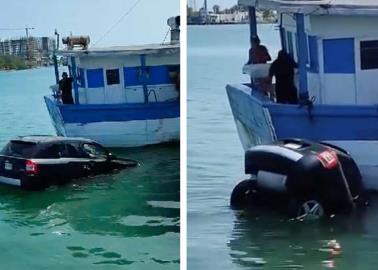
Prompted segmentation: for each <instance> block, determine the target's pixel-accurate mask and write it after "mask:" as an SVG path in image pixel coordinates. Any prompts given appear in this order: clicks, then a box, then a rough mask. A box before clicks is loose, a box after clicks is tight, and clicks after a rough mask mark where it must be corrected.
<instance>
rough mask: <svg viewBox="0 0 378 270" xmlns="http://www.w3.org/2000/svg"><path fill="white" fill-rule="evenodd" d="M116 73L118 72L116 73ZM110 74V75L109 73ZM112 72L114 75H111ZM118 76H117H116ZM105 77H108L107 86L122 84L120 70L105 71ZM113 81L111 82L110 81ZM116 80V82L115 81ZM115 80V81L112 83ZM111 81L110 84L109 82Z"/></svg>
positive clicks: (110, 69)
mask: <svg viewBox="0 0 378 270" xmlns="http://www.w3.org/2000/svg"><path fill="white" fill-rule="evenodd" d="M115 71H116V72H115ZM108 72H109V73H108ZM110 72H114V74H110ZM115 74H117V76H115V77H112V76H114V75H115ZM109 75H110V76H109ZM105 77H106V85H119V84H121V74H120V72H119V68H109V69H105ZM110 79H111V80H110ZM114 79H115V80H114ZM112 80H113V81H112ZM109 81H110V82H109Z"/></svg>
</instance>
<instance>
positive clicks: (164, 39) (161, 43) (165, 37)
mask: <svg viewBox="0 0 378 270" xmlns="http://www.w3.org/2000/svg"><path fill="white" fill-rule="evenodd" d="M170 30H171V28H169V29H168V31H167V33H166V34H165V37H164V39H163V42H162V43H161V45H163V44H164V42H165V40H166V39H167V36H168V34H169V31H170Z"/></svg>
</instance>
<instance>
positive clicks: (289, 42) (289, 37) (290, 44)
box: [286, 31, 294, 57]
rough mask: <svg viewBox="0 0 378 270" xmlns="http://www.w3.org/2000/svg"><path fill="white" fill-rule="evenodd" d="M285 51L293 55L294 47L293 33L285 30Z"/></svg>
mask: <svg viewBox="0 0 378 270" xmlns="http://www.w3.org/2000/svg"><path fill="white" fill-rule="evenodd" d="M286 34H287V49H288V51H287V53H288V54H290V55H291V57H294V47H293V33H291V32H290V31H287V33H286Z"/></svg>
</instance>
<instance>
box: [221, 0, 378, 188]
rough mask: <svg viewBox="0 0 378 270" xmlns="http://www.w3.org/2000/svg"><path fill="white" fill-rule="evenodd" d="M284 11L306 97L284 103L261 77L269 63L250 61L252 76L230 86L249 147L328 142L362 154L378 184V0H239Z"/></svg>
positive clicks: (282, 28)
mask: <svg viewBox="0 0 378 270" xmlns="http://www.w3.org/2000/svg"><path fill="white" fill-rule="evenodd" d="M239 4H240V5H244V6H247V7H248V11H249V20H250V31H249V34H250V36H251V37H253V36H257V35H258V33H257V27H256V16H255V11H256V9H258V10H264V9H273V10H276V11H277V12H278V15H279V21H278V30H279V31H277V32H278V33H277V34H279V36H280V40H281V48H282V50H284V51H285V52H286V53H288V54H290V55H291V56H292V57H293V58H294V60H295V61H296V62H297V63H298V69H297V71H296V75H297V76H296V84H297V89H298V92H297V95H298V98H299V102H298V104H282V103H277V102H276V101H275V100H274V98H270V97H268V96H267V95H265V94H262V91H260V90H261V89H258V87H257V86H256V85H255V84H254V83H253V81H254V80H255V79H256V78H261V77H266V76H268V70H269V65H270V64H269V63H268V64H257V65H249V66H244V67H243V72H244V73H246V74H249V75H250V77H251V78H252V79H253V80H252V82H248V83H240V84H229V85H227V86H226V89H227V95H228V99H229V103H230V107H231V110H232V113H233V116H234V120H235V123H236V127H237V131H238V135H239V138H240V141H241V143H242V145H243V148H244V150H247V149H249V148H250V147H252V146H254V145H259V144H270V143H272V142H273V141H276V140H280V139H285V138H303V139H308V140H313V141H322V142H326V143H329V144H331V145H334V146H336V147H340V148H342V149H344V150H346V151H348V153H350V155H351V156H352V158H353V159H354V160H355V161H356V163H357V165H358V167H359V170H360V171H361V175H362V177H363V182H364V185H365V186H366V188H367V189H370V190H378V181H377V175H378V105H377V104H378V89H377V88H378V30H377V29H376V28H374V27H372V25H375V24H377V23H378V3H376V2H374V1H368V0H356V1H354V0H353V1H352V0H333V1H328V0H314V1H307V0H306V1H305V0H295V1H294V0H259V1H255V0H239Z"/></svg>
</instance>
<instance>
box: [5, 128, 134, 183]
mask: <svg viewBox="0 0 378 270" xmlns="http://www.w3.org/2000/svg"><path fill="white" fill-rule="evenodd" d="M137 165H138V163H137V162H136V161H133V160H129V159H122V158H117V157H115V156H114V155H112V154H111V153H110V152H109V151H108V150H107V149H106V148H104V147H103V146H101V145H100V144H98V143H97V142H95V141H92V140H89V139H82V138H68V137H59V136H39V135H38V136H23V137H18V138H16V139H14V140H11V141H10V142H9V143H8V144H7V145H6V146H5V147H4V148H3V149H2V150H1V152H0V182H1V183H5V184H10V185H15V186H20V187H22V188H26V189H43V188H46V187H48V186H50V185H53V184H64V183H67V182H68V181H70V180H71V179H74V178H81V177H87V176H91V175H97V174H103V173H109V172H112V171H114V170H119V169H124V168H128V167H134V166H137Z"/></svg>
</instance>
